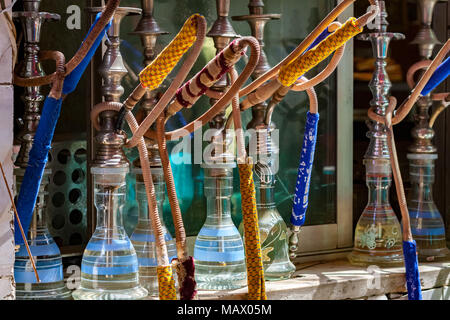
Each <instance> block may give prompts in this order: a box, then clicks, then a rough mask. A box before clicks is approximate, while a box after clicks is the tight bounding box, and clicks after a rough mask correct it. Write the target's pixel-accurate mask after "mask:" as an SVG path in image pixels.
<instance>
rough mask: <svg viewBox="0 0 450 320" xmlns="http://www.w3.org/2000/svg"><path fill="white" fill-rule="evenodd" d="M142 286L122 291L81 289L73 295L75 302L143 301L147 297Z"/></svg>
mask: <svg viewBox="0 0 450 320" xmlns="http://www.w3.org/2000/svg"><path fill="white" fill-rule="evenodd" d="M147 294H148V292H147V290H145V289H144V288H142V287H141V286H138V287H135V288H131V289H122V290H93V289H85V288H80V289H77V290H75V291H74V292H73V293H72V296H73V298H74V299H75V300H141V299H143V298H145V297H147Z"/></svg>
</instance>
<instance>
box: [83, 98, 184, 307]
mask: <svg viewBox="0 0 450 320" xmlns="http://www.w3.org/2000/svg"><path fill="white" fill-rule="evenodd" d="M121 107H122V104H121V103H119V102H102V103H100V104H98V105H96V106H95V107H94V108H93V109H92V111H91V121H92V123H93V125H94V127H96V128H98V127H99V125H98V116H99V114H100V113H101V112H103V111H107V110H114V111H119V110H120V108H121ZM126 120H127V122H128V125H129V126H130V129H131V131H132V132H135V131H136V130H137V128H138V127H139V125H138V123H137V121H136V118H135V117H134V116H133V114H132V113H131V112H127V114H126ZM138 150H139V157H140V159H141V164H142V176H143V178H144V184H145V191H146V193H147V199H148V207H149V214H150V219H151V222H152V226H153V230H154V231H155V243H156V257H157V263H158V284H159V292H160V298H161V299H162V300H175V299H176V288H175V281H174V279H173V275H172V269H171V268H170V261H169V255H168V253H167V247H166V241H165V239H164V231H163V228H162V224H161V220H160V218H159V214H158V207H157V202H156V194H155V187H154V185H153V179H152V174H151V171H150V163H149V160H148V151H147V147H146V145H145V141H144V138H143V137H141V139H140V141H139V144H138Z"/></svg>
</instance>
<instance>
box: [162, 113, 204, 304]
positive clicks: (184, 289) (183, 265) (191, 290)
mask: <svg viewBox="0 0 450 320" xmlns="http://www.w3.org/2000/svg"><path fill="white" fill-rule="evenodd" d="M164 125H165V115H164V114H161V115H160V116H159V118H158V119H157V120H156V136H157V141H158V150H159V155H160V157H161V162H162V167H163V171H164V179H165V181H166V188H167V195H168V197H169V203H170V209H171V212H172V219H173V222H174V225H175V235H176V245H177V259H176V261H172V265H173V266H175V269H176V271H177V275H178V283H179V287H180V288H179V292H180V300H193V299H194V298H195V296H196V294H197V290H196V287H197V284H196V282H195V265H194V259H193V258H192V257H188V256H187V246H186V231H185V228H184V223H183V217H182V215H181V209H180V205H179V202H178V197H177V191H176V189H175V180H174V178H173V173H172V167H171V165H170V159H169V154H168V152H167V141H166V137H165V131H164Z"/></svg>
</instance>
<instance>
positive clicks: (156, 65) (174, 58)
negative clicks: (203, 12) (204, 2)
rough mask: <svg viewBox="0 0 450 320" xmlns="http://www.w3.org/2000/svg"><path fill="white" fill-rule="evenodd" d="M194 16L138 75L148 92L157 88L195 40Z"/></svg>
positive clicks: (195, 16) (195, 26) (195, 25)
mask: <svg viewBox="0 0 450 320" xmlns="http://www.w3.org/2000/svg"><path fill="white" fill-rule="evenodd" d="M199 16H200V15H199V14H194V15H192V16H191V17H189V19H188V20H186V22H185V23H184V25H183V27H182V28H181V30H180V32H179V33H178V34H177V35H176V37H175V38H174V39H173V40H172V41H171V42H170V43H169V45H168V46H167V47H165V48H164V50H163V51H161V52H160V54H158V56H157V57H156V58H155V60H153V61H152V62H151V63H150V64H149V65H148V66H147V67H145V69H144V70H142V71H141V73H140V74H139V80H140V81H141V84H142V86H143V87H145V88H147V89H148V90H153V89H155V88H157V87H158V86H159V85H160V84H161V83H162V82H163V81H164V79H165V78H166V77H167V75H168V74H169V73H170V72H171V71H172V69H173V68H174V67H175V66H176V64H177V63H178V61H179V60H180V59H181V57H182V56H183V54H184V53H185V52H186V51H187V50H188V49H189V48H190V47H191V46H192V45H193V44H194V42H195V40H196V39H197V17H199Z"/></svg>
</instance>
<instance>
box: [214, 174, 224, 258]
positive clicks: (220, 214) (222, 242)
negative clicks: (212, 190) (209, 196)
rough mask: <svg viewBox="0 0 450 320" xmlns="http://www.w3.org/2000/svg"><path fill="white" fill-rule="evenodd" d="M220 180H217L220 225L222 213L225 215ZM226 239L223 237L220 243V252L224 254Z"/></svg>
mask: <svg viewBox="0 0 450 320" xmlns="http://www.w3.org/2000/svg"><path fill="white" fill-rule="evenodd" d="M220 189H221V188H220V180H219V179H216V205H217V218H218V222H219V225H221V224H222V213H223V211H222V210H223V208H222V197H220V196H219V195H218V193H219V192H220ZM224 241H225V238H224V237H221V238H220V242H219V252H224V251H225V249H224V248H225V243H224Z"/></svg>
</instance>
